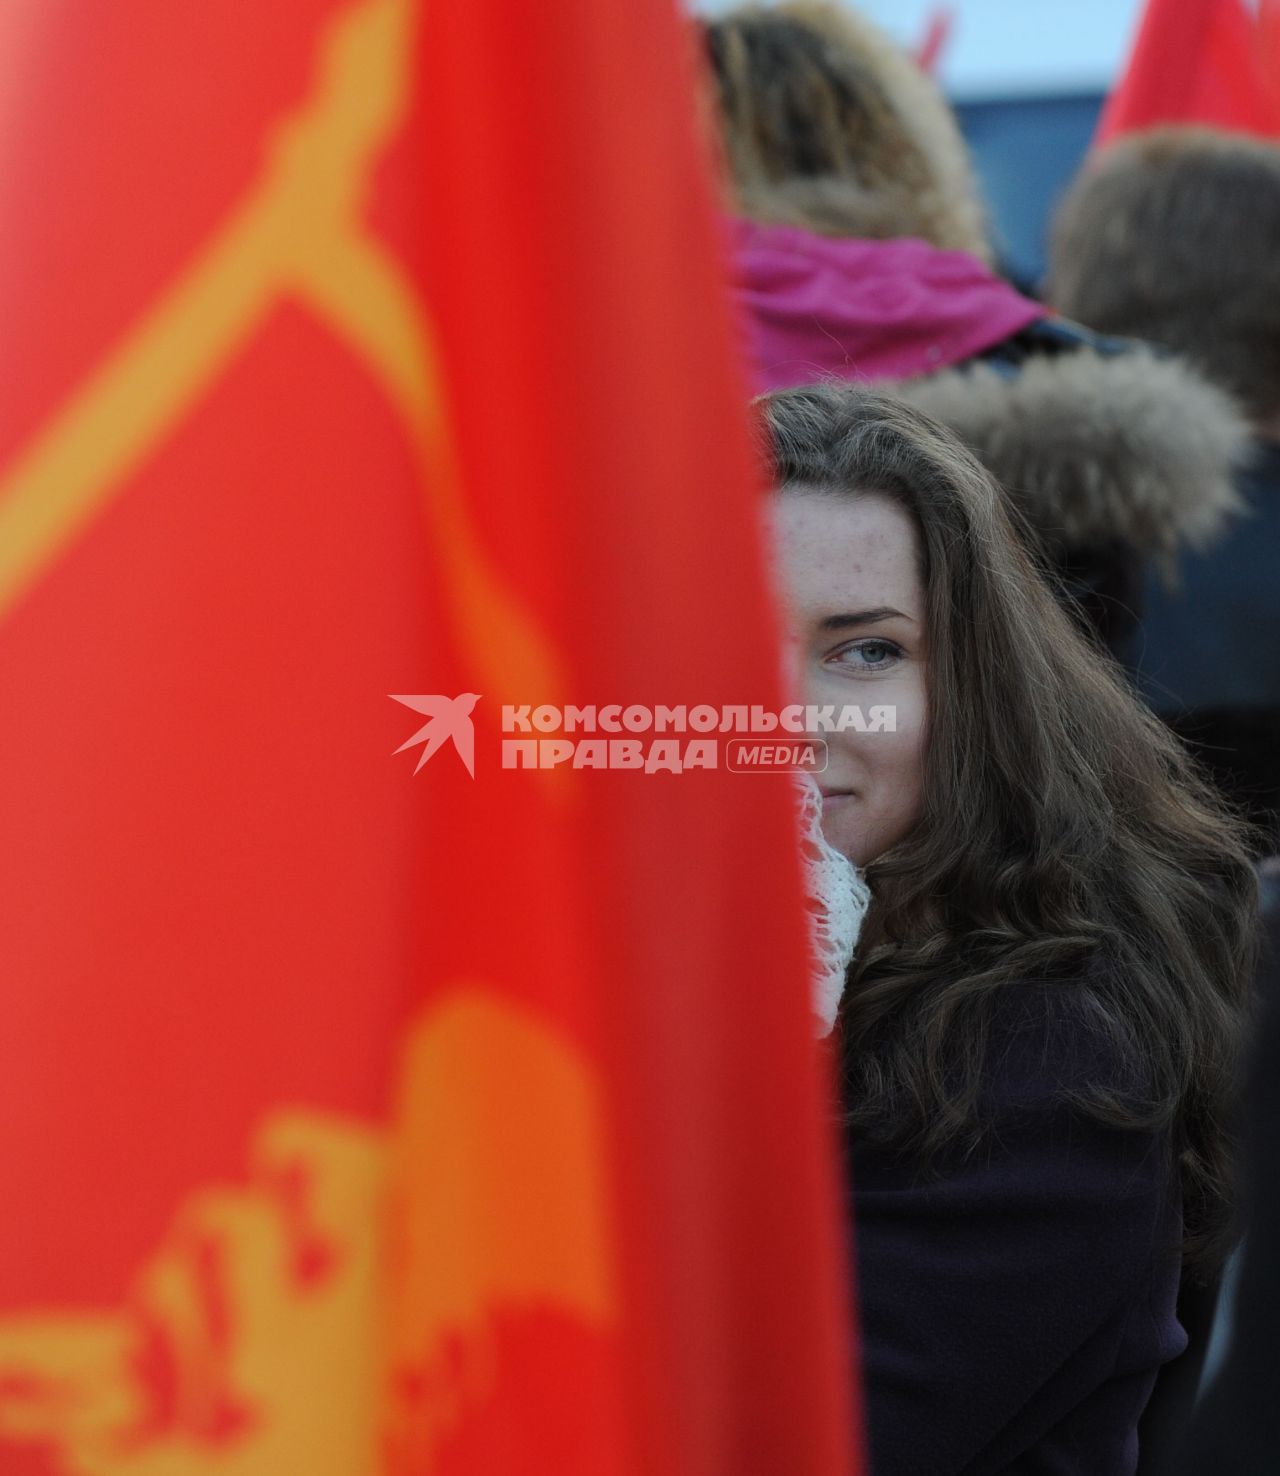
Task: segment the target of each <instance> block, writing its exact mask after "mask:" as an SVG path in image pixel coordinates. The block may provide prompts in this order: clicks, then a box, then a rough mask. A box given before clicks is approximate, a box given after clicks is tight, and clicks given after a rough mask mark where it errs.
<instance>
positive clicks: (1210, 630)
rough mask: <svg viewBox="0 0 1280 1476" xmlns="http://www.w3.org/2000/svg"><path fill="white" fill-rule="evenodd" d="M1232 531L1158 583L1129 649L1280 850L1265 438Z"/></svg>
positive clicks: (1275, 472) (1273, 560)
mask: <svg viewBox="0 0 1280 1476" xmlns="http://www.w3.org/2000/svg"><path fill="white" fill-rule="evenodd" d="M1240 492H1241V502H1242V504H1243V506H1242V511H1241V514H1240V516H1239V517H1238V518H1237V519H1236V520H1234V521H1233V523H1232V525H1231V526H1230V528H1229V530H1228V532H1227V535H1226V537H1224V538H1223V539H1222V540H1221V541H1220V542H1218V543H1217V544H1215V545H1214V547H1213V548H1212V549H1211V550H1209V551H1208V552H1206V553H1203V554H1199V555H1196V554H1192V553H1188V554H1186V555H1185V556H1184V557H1183V558H1182V559H1181V560H1180V562H1179V566H1178V571H1177V584H1176V587H1168V586H1167V585H1166V584H1165V583H1163V582H1162V581H1152V582H1151V584H1150V586H1149V588H1148V589H1147V591H1146V599H1145V605H1146V609H1145V614H1144V616H1143V624H1142V629H1141V631H1140V632H1138V634H1137V635H1136V637H1135V638H1134V639H1133V641H1132V642H1131V643H1130V646H1129V648H1128V651H1127V653H1126V654H1127V656H1128V658H1129V661H1130V663H1131V664H1132V666H1133V667H1134V668H1135V670H1136V671H1137V674H1138V680H1139V683H1140V686H1141V688H1142V691H1143V695H1144V696H1145V697H1146V699H1147V701H1148V702H1149V703H1150V704H1151V706H1152V707H1153V708H1154V709H1155V711H1156V712H1158V713H1160V715H1161V716H1162V717H1164V718H1165V720H1166V721H1167V722H1169V723H1170V724H1171V726H1172V727H1174V728H1175V730H1176V731H1177V732H1178V733H1179V734H1180V735H1181V736H1182V737H1183V738H1184V739H1185V740H1186V741H1187V743H1188V744H1189V745H1190V746H1191V748H1192V750H1193V751H1194V752H1195V753H1196V754H1197V755H1198V757H1199V758H1200V759H1201V761H1202V762H1203V763H1204V764H1205V765H1206V766H1207V767H1208V768H1209V769H1210V771H1211V772H1212V773H1213V775H1214V777H1215V778H1216V780H1217V782H1218V783H1219V785H1220V787H1221V788H1222V789H1223V791H1224V792H1225V793H1226V794H1227V795H1228V796H1229V797H1230V798H1231V799H1232V800H1234V801H1235V802H1236V804H1237V806H1238V807H1239V808H1241V809H1242V810H1244V811H1245V812H1247V813H1248V814H1249V816H1250V818H1251V819H1252V820H1253V821H1254V822H1255V823H1256V824H1259V825H1262V826H1263V827H1264V828H1265V830H1266V831H1267V832H1268V834H1269V840H1268V842H1267V843H1266V844H1265V849H1266V850H1268V851H1280V445H1278V444H1276V443H1275V442H1270V443H1268V442H1257V443H1255V446H1254V452H1253V456H1252V459H1251V461H1250V462H1249V464H1248V466H1247V467H1246V469H1245V471H1244V473H1243V474H1242V476H1241V478H1240Z"/></svg>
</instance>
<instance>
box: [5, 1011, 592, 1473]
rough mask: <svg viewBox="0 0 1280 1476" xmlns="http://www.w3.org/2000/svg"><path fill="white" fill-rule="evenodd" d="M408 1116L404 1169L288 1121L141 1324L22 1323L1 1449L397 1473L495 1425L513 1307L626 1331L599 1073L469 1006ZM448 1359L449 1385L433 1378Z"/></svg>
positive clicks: (366, 1139) (402, 1126) (137, 1303)
mask: <svg viewBox="0 0 1280 1476" xmlns="http://www.w3.org/2000/svg"><path fill="white" fill-rule="evenodd" d="M400 1098H401V1101H400V1109H399V1112H398V1114H397V1124H398V1125H397V1132H396V1138H395V1147H394V1150H393V1152H392V1153H391V1155H390V1157H389V1154H388V1150H387V1147H386V1146H385V1139H384V1135H382V1134H380V1133H377V1132H375V1131H373V1130H372V1129H370V1128H367V1127H364V1126H362V1125H360V1124H358V1123H355V1122H352V1121H348V1120H346V1119H344V1118H341V1117H338V1116H334V1115H331V1114H323V1113H318V1112H306V1111H284V1112H279V1113H276V1114H273V1115H272V1116H271V1117H269V1118H268V1119H267V1120H266V1121H265V1122H264V1124H263V1126H262V1128H261V1129H260V1130H259V1132H258V1133H257V1134H256V1135H255V1138H254V1141H253V1143H252V1145H251V1150H250V1155H249V1173H248V1176H247V1179H246V1181H245V1182H244V1183H242V1184H240V1185H235V1186H231V1185H229V1186H221V1187H217V1188H211V1189H208V1190H203V1191H200V1192H198V1193H196V1194H194V1195H192V1196H191V1198H190V1199H189V1200H188V1201H187V1202H186V1203H185V1204H184V1205H183V1206H182V1207H181V1208H180V1210H179V1211H178V1213H177V1215H176V1216H175V1219H174V1222H173V1225H172V1227H171V1229H170V1232H169V1233H168V1235H167V1236H166V1238H165V1240H164V1242H163V1243H162V1244H161V1246H160V1247H159V1248H158V1249H157V1250H156V1252H155V1253H154V1254H153V1255H152V1256H151V1257H150V1259H149V1260H148V1261H147V1262H146V1264H145V1265H144V1266H143V1268H142V1270H141V1271H140V1273H139V1275H138V1276H137V1278H136V1281H135V1284H134V1285H133V1287H132V1288H131V1289H130V1291H129V1294H128V1297H127V1299H126V1302H125V1305H124V1306H123V1307H122V1308H121V1309H120V1310H119V1311H117V1312H114V1313H85V1314H80V1313H74V1312H66V1313H55V1312H44V1311H42V1312H39V1313H33V1314H30V1315H18V1316H12V1315H11V1316H8V1317H0V1456H2V1454H3V1448H4V1444H5V1443H6V1442H28V1441H30V1442H41V1443H46V1444H51V1445H52V1447H53V1449H54V1451H55V1452H56V1455H55V1460H54V1465H53V1469H54V1470H56V1471H57V1472H58V1473H59V1476H295V1473H296V1476H376V1473H379V1472H381V1471H383V1470H385V1469H387V1462H388V1461H389V1460H391V1463H392V1465H393V1466H394V1459H393V1453H395V1452H400V1453H409V1454H411V1456H412V1463H411V1464H412V1469H417V1470H421V1469H430V1462H431V1458H432V1455H433V1453H434V1452H435V1451H436V1450H437V1448H438V1446H439V1444H440V1442H441V1441H443V1440H444V1439H446V1438H447V1437H448V1435H449V1434H450V1432H451V1430H452V1429H453V1427H454V1426H455V1425H456V1423H457V1422H458V1421H459V1420H460V1419H462V1418H464V1417H466V1416H467V1415H468V1414H474V1413H482V1412H483V1408H484V1404H485V1400H486V1397H487V1392H488V1382H489V1380H490V1379H491V1377H492V1370H493V1366H494V1362H495V1358H494V1348H493V1340H494V1324H493V1318H494V1315H495V1314H497V1313H499V1312H511V1311H516V1312H519V1311H521V1310H524V1309H528V1308H538V1307H544V1306H545V1307H552V1308H555V1309H557V1310H558V1311H561V1312H564V1313H567V1314H569V1315H571V1316H573V1317H574V1318H576V1319H578V1320H579V1321H580V1322H581V1323H582V1324H584V1325H586V1326H588V1327H591V1328H598V1329H601V1330H604V1331H607V1330H608V1328H609V1327H610V1326H611V1325H612V1324H613V1322H614V1319H615V1315H616V1296H615V1289H614V1285H613V1271H612V1267H611V1261H610V1254H609V1247H610V1244H611V1241H610V1236H609V1226H608V1216H607V1208H606V1203H605V1192H604V1185H605V1183H606V1178H605V1173H606V1163H605V1156H604V1148H603V1143H602V1139H601V1111H600V1102H599V1098H598V1092H597V1090H596V1085H595V1082H594V1079H593V1076H592V1073H591V1071H590V1069H589V1068H588V1067H587V1065H586V1063H585V1062H584V1061H583V1059H582V1058H581V1056H580V1055H579V1054H578V1053H577V1052H576V1051H575V1050H574V1049H573V1048H572V1047H571V1046H570V1045H569V1044H568V1043H567V1042H566V1041H565V1040H564V1039H563V1038H562V1037H561V1036H560V1035H559V1034H558V1033H557V1032H555V1031H554V1030H552V1029H550V1028H549V1027H548V1026H547V1025H545V1024H544V1023H542V1022H540V1021H539V1020H537V1019H536V1018H535V1017H534V1016H532V1015H531V1014H529V1013H527V1012H526V1011H523V1010H522V1009H520V1008H519V1007H518V1006H516V1005H514V1004H513V1003H511V1002H510V1001H508V1000H504V999H503V998H502V997H501V996H500V995H498V994H497V993H494V992H491V991H487V990H485V989H483V988H480V987H466V988H460V989H458V990H456V991H454V992H452V993H451V994H450V995H449V996H448V998H446V999H445V1000H444V1001H442V1002H441V1004H439V1005H438V1006H436V1007H435V1008H433V1009H432V1010H430V1011H429V1012H428V1013H427V1014H426V1015H425V1016H424V1017H423V1018H422V1019H421V1020H420V1021H419V1023H418V1024H417V1025H416V1026H415V1027H414V1029H413V1030H412V1031H411V1032H410V1034H409V1036H408V1040H407V1046H406V1050H405V1056H404V1062H403V1068H402V1073H401V1088H400ZM446 1344H447V1346H448V1350H449V1354H450V1363H449V1369H450V1376H449V1378H448V1379H445V1380H441V1379H428V1380H426V1381H425V1382H421V1381H418V1382H415V1380H414V1379H413V1377H412V1376H413V1375H414V1374H416V1373H418V1372H420V1371H422V1370H431V1369H434V1368H435V1367H436V1366H437V1365H438V1364H439V1363H440V1362H441V1356H442V1351H443V1350H444V1349H445V1347H446ZM410 1386H413V1387H415V1388H417V1389H418V1390H419V1392H417V1393H415V1394H413V1395H405V1394H404V1393H403V1391H404V1390H405V1389H406V1388H407V1387H410ZM388 1391H390V1393H389V1394H388ZM409 1467H410V1461H409V1460H408V1459H406V1463H405V1468H406V1469H408V1468H409Z"/></svg>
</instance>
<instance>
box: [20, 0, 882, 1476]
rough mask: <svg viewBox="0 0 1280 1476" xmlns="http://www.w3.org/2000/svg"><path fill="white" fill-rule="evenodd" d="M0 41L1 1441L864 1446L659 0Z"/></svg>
mask: <svg viewBox="0 0 1280 1476" xmlns="http://www.w3.org/2000/svg"><path fill="white" fill-rule="evenodd" d="M7 27H8V33H6V37H5V39H6V42H7V43H8V44H9V46H10V47H11V48H18V50H17V51H11V54H21V56H22V58H23V64H22V67H21V69H20V70H18V69H15V68H12V67H10V68H6V69H5V70H4V71H3V73H0V76H3V79H4V89H5V90H4V92H3V94H2V95H0V108H2V109H3V118H4V123H5V125H6V126H5V127H4V129H3V132H0V139H3V144H0V205H2V206H3V211H4V217H5V219H6V221H7V222H8V226H7V229H6V231H5V232H4V235H3V237H0V321H3V322H4V323H5V325H6V326H5V334H4V339H3V344H2V346H0V354H3V356H4V359H5V366H4V367H5V373H4V381H5V384H6V393H5V395H4V396H3V398H2V399H0V688H2V689H3V691H4V692H5V694H6V697H7V703H6V714H7V720H6V722H5V723H4V724H3V725H0V775H3V779H2V780H0V830H2V832H3V834H4V835H5V837H6V845H5V847H4V851H3V860H2V861H0V896H2V897H3V907H4V926H3V928H2V929H0V960H2V961H3V976H4V978H5V981H6V1001H7V1005H8V1008H7V1012H6V1028H5V1031H4V1034H3V1036H2V1037H0V1202H2V1203H3V1204H4V1205H5V1206H6V1209H7V1213H6V1216H5V1220H4V1224H3V1226H0V1470H3V1471H4V1473H5V1476H36V1473H43V1476H51V1473H58V1476H68V1473H70V1476H161V1473H162V1476H187V1473H191V1476H221V1473H226V1476H293V1473H295V1472H296V1473H303V1472H305V1473H306V1476H365V1473H370V1476H372V1473H382V1472H386V1473H408V1472H414V1473H419V1472H427V1471H430V1472H441V1473H454V1472H457V1473H466V1476H473V1473H481V1472H483V1473H485V1476H489V1473H493V1472H498V1471H501V1472H503V1473H504V1476H505V1473H512V1476H519V1473H521V1472H548V1473H550V1472H555V1473H557V1476H562V1473H575V1472H577V1473H582V1476H588V1473H589V1476H605V1473H609V1472H626V1473H636V1476H640V1473H645V1476H647V1473H652V1472H657V1471H661V1472H663V1473H664V1476H666V1473H674V1476H678V1473H712V1472H716V1473H730V1472H732V1473H734V1476H738V1473H748V1472H760V1473H762V1476H764V1473H769V1476H773V1473H775V1472H780V1471H785V1472H788V1473H824V1476H825V1473H836V1472H839V1473H842V1476H843V1473H845V1472H848V1471H850V1470H853V1469H856V1462H855V1460H854V1457H853V1455H852V1453H851V1452H852V1441H853V1435H852V1428H851V1427H852V1425H853V1420H852V1419H851V1408H850V1407H851V1404H852V1402H853V1401H852V1397H851V1381H850V1373H849V1368H848V1358H847V1353H846V1347H845V1343H846V1325H847V1324H846V1289H845V1286H844V1277H843V1273H842V1263H843V1255H842V1247H841V1243H840V1232H839V1226H838V1220H837V1215H836V1193H835V1184H836V1175H835V1172H834V1168H833V1164H832V1161H831V1159H832V1155H831V1153H830V1144H829V1142H828V1137H827V1132H826V1130H825V1127H824V1125H823V1121H822V1116H823V1105H824V1104H823V1092H822V1090H821V1085H820V1081H819V1078H818V1073H817V1069H816V1066H817V1063H816V1061H815V1058H814V1054H813V1048H812V1043H811V1041H810V1040H809V1038H808V1031H809V1010H808V999H807V978H806V974H807V969H806V960H805V953H804V937H803V917H802V909H801V906H800V897H799V877H798V866H797V864H796V859H795V856H794V849H795V847H794V837H793V820H792V816H791V810H790V802H789V796H788V793H787V792H786V789H785V787H782V786H781V785H780V784H779V783H775V782H773V781H771V780H769V779H767V778H764V777H762V776H758V775H757V776H750V777H743V776H735V775H733V774H730V773H727V772H725V771H724V769H722V768H717V769H696V770H693V771H690V772H683V773H674V772H670V771H669V770H670V769H671V768H673V767H675V766H677V765H678V763H679V751H680V749H681V748H683V746H684V743H685V741H686V739H685V737H684V736H681V737H680V738H679V740H678V743H677V746H676V749H675V751H674V753H673V751H672V749H671V748H670V747H667V748H664V749H662V750H658V749H657V748H656V741H655V744H654V747H652V748H651V747H649V746H648V745H649V744H650V742H651V738H652V735H651V734H649V733H643V734H640V735H639V737H637V738H636V739H635V740H634V741H635V742H636V743H637V744H638V745H640V746H641V747H643V748H644V749H645V751H646V752H647V754H648V758H649V765H648V768H649V769H650V772H646V769H645V765H644V763H643V759H642V762H641V766H640V767H639V768H638V769H637V768H635V767H631V768H627V769H624V770H601V771H595V770H592V769H588V768H581V767H575V766H572V765H570V764H569V763H564V764H561V765H559V766H557V767H554V768H548V769H524V768H504V767H502V763H501V758H500V755H501V753H502V747H501V743H502V739H503V737H504V736H508V737H510V736H512V735H511V734H506V735H504V733H503V731H502V716H503V709H504V707H510V708H512V709H513V710H514V717H513V722H514V723H515V724H516V726H517V727H519V725H520V724H521V723H522V722H523V723H528V722H530V719H529V717H528V713H527V712H526V709H527V710H528V711H537V710H539V709H547V710H550V709H551V708H559V707H563V706H565V705H575V706H580V707H596V708H597V709H599V708H604V707H608V706H610V705H613V704H616V705H618V707H619V708H620V709H622V710H625V709H626V708H628V707H635V708H636V709H637V710H641V709H645V708H650V707H652V706H656V705H657V704H666V705H671V706H681V705H684V706H687V707H689V708H692V707H694V706H702V707H704V708H708V709H709V708H719V707H720V706H722V705H727V704H732V705H743V706H745V705H748V704H752V703H756V704H760V705H762V706H766V707H767V706H771V705H773V704H775V703H776V701H777V698H778V693H777V680H776V675H775V673H776V661H775V652H774V643H775V631H774V628H773V621H772V617H771V614H770V611H769V607H768V601H767V600H766V598H765V582H764V578H763V574H762V559H761V551H760V546H759V533H758V529H757V516H758V509H757V507H756V504H755V500H754V498H753V495H752V468H751V464H750V458H749V456H748V452H747V446H746V439H745V434H744V425H743V392H742V387H741V386H740V385H739V383H738V382H737V380H736V378H735V374H734V367H733V366H734V356H733V354H732V353H731V349H730V336H731V334H730V325H729V323H728V320H727V316H726V314H727V309H726V307H725V305H724V303H723V301H722V297H721V291H720V276H719V273H718V270H717V265H716V246H717V243H716V241H715V237H714V227H713V213H712V208H711V202H710V199H709V192H708V188H707V181H706V179H705V177H704V171H703V163H702V159H701V157H700V154H699V150H698V147H697V144H696V141H695V135H694V126H693V119H692V115H693V108H692V102H691V91H690V66H689V65H688V62H689V57H688V55H687V51H686V42H685V39H684V37H683V36H682V34H681V27H680V23H679V21H678V19H677V17H676V14H675V13H674V10H673V9H671V8H670V7H669V6H668V5H667V4H666V3H664V0H633V3H630V4H628V5H625V6H621V7H602V6H599V5H593V4H590V3H588V0H567V3H564V4H561V5H557V6H552V7H521V6H509V5H506V4H503V3H501V0H467V3H465V4H448V5H430V6H428V5H426V4H422V5H418V4H415V3H412V0H278V3H276V4H274V5H272V6H256V5H248V4H244V3H238V0H235V3H233V0H221V3H213V0H211V3H208V4H205V5H201V6H197V7H186V6H174V5H171V4H165V3H161V0H120V3H118V4H113V5H111V6H102V5H90V4H88V3H85V0H51V3H48V4H45V5H42V6H39V7H34V6H33V7H29V8H28V9H27V10H26V11H25V12H23V13H22V14H20V15H19V14H18V13H17V12H15V13H14V15H13V16H12V17H11V18H10V19H9V21H8V22H7ZM389 694H394V695H396V696H400V697H408V698H410V699H411V702H410V704H409V705H406V704H405V703H403V702H393V701H389V700H388V696H389ZM473 694H478V696H473ZM414 703H416V704H417V706H416V708H415V707H414V706H413V704H414ZM424 716H425V718H426V723H425V724H424ZM434 723H444V724H446V725H447V726H448V731H449V736H450V737H451V739H452V741H443V742H440V745H439V747H438V748H437V750H436V751H435V752H434V753H433V754H432V756H431V757H430V759H429V761H428V762H427V763H426V764H425V765H421V766H420V765H419V763H418V757H417V751H416V750H415V751H414V752H407V753H406V752H399V753H397V752H396V751H397V750H398V749H400V748H402V747H403V746H404V745H405V744H406V740H409V739H411V738H412V736H413V735H414V733H415V731H416V730H417V729H418V728H419V727H430V726H431V725H432V724H434ZM443 733H444V729H443V728H439V727H437V728H436V729H435V734H436V736H437V737H440V736H442V735H443ZM515 736H517V739H518V734H517V735H515ZM531 736H532V738H533V739H535V740H536V739H537V738H538V737H541V736H545V732H544V731H543V730H534V731H533V732H532V734H531ZM424 739H426V740H430V739H431V735H430V734H427V735H424ZM622 741H623V742H624V743H625V742H628V741H631V730H630V729H628V730H626V731H624V732H623V734H622ZM472 744H473V745H474V752H472V751H471V745H472ZM638 751H640V747H637V749H635V750H632V749H627V753H628V754H634V753H635V752H638ZM419 767H420V769H421V771H420V772H417V769H418V768H419ZM469 768H473V770H474V778H473V777H472V774H471V772H469Z"/></svg>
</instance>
